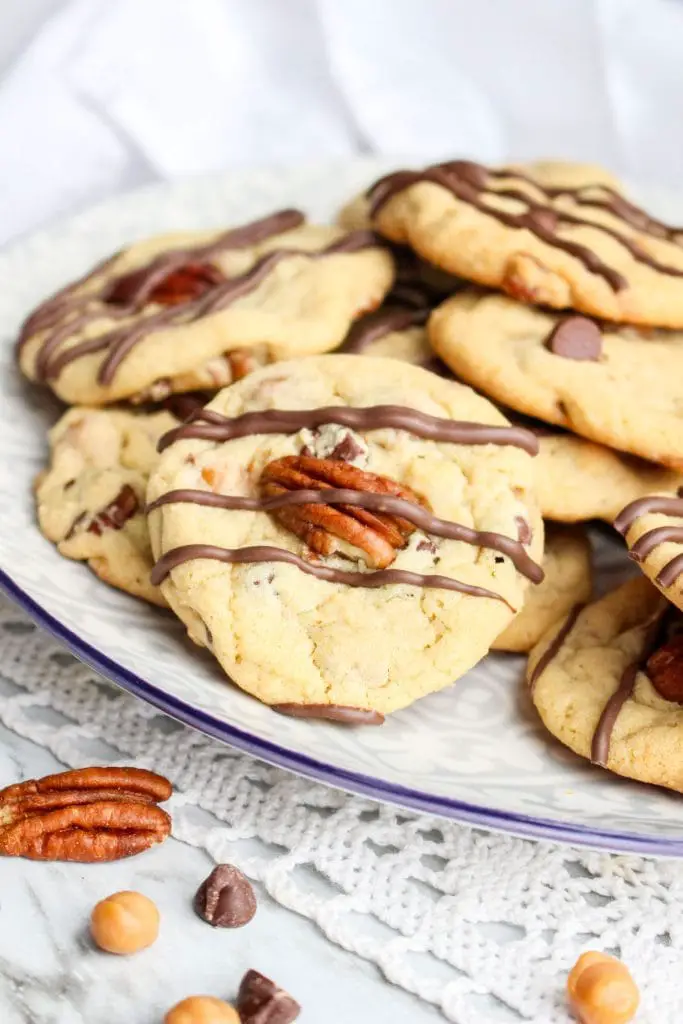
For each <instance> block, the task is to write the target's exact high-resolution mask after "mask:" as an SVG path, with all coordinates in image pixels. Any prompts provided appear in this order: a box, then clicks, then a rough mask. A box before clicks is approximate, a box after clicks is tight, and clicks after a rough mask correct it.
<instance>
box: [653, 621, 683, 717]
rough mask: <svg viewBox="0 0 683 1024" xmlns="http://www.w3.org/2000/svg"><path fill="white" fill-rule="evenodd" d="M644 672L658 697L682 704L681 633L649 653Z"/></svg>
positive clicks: (682, 653) (682, 643)
mask: <svg viewBox="0 0 683 1024" xmlns="http://www.w3.org/2000/svg"><path fill="white" fill-rule="evenodd" d="M646 672H647V675H648V677H649V679H650V682H651V683H652V685H653V686H654V688H655V690H656V691H657V693H658V694H659V695H660V697H663V698H664V700H670V701H672V702H674V703H676V704H683V633H677V634H676V635H675V636H673V637H672V638H671V640H669V641H667V643H665V644H663V645H662V646H661V647H660V648H658V650H656V651H655V652H654V653H653V654H651V655H650V657H649V658H648V659H647V664H646Z"/></svg>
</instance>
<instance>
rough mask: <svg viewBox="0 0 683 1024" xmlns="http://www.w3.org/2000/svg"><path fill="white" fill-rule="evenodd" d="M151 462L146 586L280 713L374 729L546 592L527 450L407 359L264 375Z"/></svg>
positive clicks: (165, 444)
mask: <svg viewBox="0 0 683 1024" xmlns="http://www.w3.org/2000/svg"><path fill="white" fill-rule="evenodd" d="M162 448H163V449H164V452H163V455H162V458H161V460H160V462H159V464H158V466H157V468H156V470H155V471H154V472H153V473H152V476H151V479H150V484H149V489H148V499H149V501H150V506H149V509H150V514H149V525H150V535H151V539H152V546H153V550H154V555H155V557H156V559H157V563H156V566H155V569H154V573H153V576H152V579H153V581H154V582H155V583H158V584H160V585H161V588H162V591H163V593H164V596H165V597H166V598H167V600H168V602H169V604H170V605H171V607H172V608H173V609H174V611H176V613H177V614H178V615H179V616H180V618H181V619H182V620H183V621H184V622H185V624H186V626H187V628H188V631H189V633H190V636H191V637H192V638H193V639H194V640H195V641H196V642H198V643H200V644H204V645H206V646H208V647H210V648H211V650H212V651H213V653H214V654H215V656H216V657H217V658H218V660H219V661H220V663H221V664H222V666H223V668H224V669H225V671H226V673H227V674H228V675H229V677H230V678H231V679H233V680H234V681H235V682H236V683H237V684H238V685H239V686H240V687H242V688H243V689H245V690H247V691H248V692H249V693H251V694H253V695H254V696H256V697H258V698H259V699H260V700H262V701H264V702H265V703H267V704H271V705H273V706H275V707H276V708H277V709H279V710H281V711H284V712H286V713H291V714H300V715H305V716H307V717H312V716H313V717H327V718H336V719H342V720H345V721H351V722H380V721H381V720H382V716H383V715H384V714H385V713H387V712H391V711H395V710H398V709H399V708H402V707H405V706H407V705H408V704H410V703H412V702H413V701H414V700H416V699H418V698H419V697H421V696H424V695H425V694H427V693H430V692H433V691H435V690H439V689H442V688H443V687H445V686H448V685H450V684H451V683H452V682H453V681H454V680H455V679H457V678H458V677H459V676H460V675H462V674H463V673H464V672H466V671H467V669H468V668H470V667H471V666H472V665H473V664H475V662H476V661H478V660H479V659H480V658H481V657H483V655H484V654H485V653H486V651H487V650H488V649H489V647H490V646H491V644H492V642H493V641H494V640H495V638H496V636H498V635H499V634H500V633H502V632H503V630H504V629H505V627H506V626H507V625H508V624H509V623H510V621H511V620H512V618H513V616H514V614H515V613H516V612H517V611H518V610H519V608H520V607H521V606H522V603H523V601H524V597H525V592H526V588H527V586H528V585H533V584H534V582H536V583H537V582H539V581H540V579H541V578H542V571H541V570H540V567H539V566H538V564H537V562H536V559H537V558H538V557H540V555H541V553H542V550H543V528H542V523H541V521H540V518H539V517H538V514H537V512H536V509H535V503H534V497H533V458H532V455H533V453H534V452H535V451H536V449H537V440H536V438H535V437H534V436H533V435H532V434H531V433H529V432H528V431H526V430H524V429H522V428H519V427H511V426H510V425H509V424H508V422H507V421H506V420H505V418H504V417H503V416H502V415H501V414H500V413H499V412H498V411H497V410H496V409H495V408H493V406H491V404H490V403H489V402H487V401H486V400H485V399H483V398H481V397H480V396H478V395H476V394H475V393H474V392H472V391H471V390H470V389H469V388H465V387H463V386H462V385H459V384H456V383H454V382H451V381H447V380H443V379H441V378H440V377H438V376H436V375H435V374H432V373H429V372H428V371H426V370H424V369H420V368H418V367H415V366H410V365H408V364H407V363H400V362H398V361H396V360H390V359H372V358H369V357H361V356H354V355H329V356H323V357H319V358H309V359H303V360H298V361H292V362H289V363H280V364H277V365H273V366H269V367H266V368H264V369H261V370H258V371H256V372H255V373H253V374H251V375H250V376H249V377H246V378H245V379H243V380H241V381H238V382H237V383H236V384H234V385H233V386H232V387H230V388H226V389H224V390H223V391H222V392H221V393H220V394H219V395H218V396H217V397H216V398H215V399H214V400H213V401H212V402H211V403H210V404H209V405H208V406H207V407H206V408H205V409H204V410H201V411H200V412H199V413H197V414H196V415H195V416H194V417H193V418H192V419H191V420H190V421H189V422H188V423H186V424H185V425H183V426H182V427H180V428H178V429H176V430H174V431H172V432H171V433H170V434H169V435H168V436H167V437H166V438H165V439H162Z"/></svg>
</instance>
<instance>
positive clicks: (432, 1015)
mask: <svg viewBox="0 0 683 1024" xmlns="http://www.w3.org/2000/svg"><path fill="white" fill-rule="evenodd" d="M61 768H62V766H61V765H59V764H58V762H57V761H55V759H54V758H53V757H52V756H51V755H50V754H49V753H47V751H45V750H43V749H42V748H40V747H37V746H35V745H34V744H32V743H29V742H28V741H26V740H23V739H21V738H20V737H18V736H16V735H15V734H14V733H11V732H9V731H7V730H6V729H3V728H2V727H0V786H4V785H7V784H9V783H11V782H15V781H18V780H21V779H23V778H31V777H36V776H41V775H46V774H48V773H49V772H54V771H59V770H60V769H61ZM210 869H211V862H210V860H209V858H208V857H207V856H206V855H205V854H203V853H201V852H200V851H198V850H196V849H193V848H191V847H188V846H185V845H184V844H182V843H179V842H176V841H175V840H168V841H167V842H166V843H165V844H164V845H163V846H160V847H157V848H156V849H153V850H150V851H149V852H147V853H145V854H142V855H141V856H139V857H135V858H132V859H130V860H124V861H119V862H118V863H114V864H99V865H91V866H89V865H81V864H43V863H37V862H32V861H25V860H16V859H13V858H0V1022H2V1024H161V1022H162V1021H163V1017H164V1013H165V1012H166V1010H167V1009H169V1008H170V1007H171V1006H173V1005H174V1003H176V1002H178V1001H179V1000H180V999H182V998H184V997H185V996H188V995H197V994H209V995H217V996H221V997H223V998H225V999H228V1000H230V999H231V998H233V997H234V995H235V993H236V989H237V986H238V984H239V980H240V978H241V977H242V975H243V973H244V972H245V971H246V970H247V969H248V968H250V967H253V968H255V969H257V970H259V971H261V972H262V973H264V974H267V975H269V976H270V977H272V978H273V979H274V980H276V981H277V982H278V983H279V984H280V985H282V986H283V988H286V989H287V990H288V991H290V992H291V993H292V995H294V996H295V997H296V998H297V999H298V1000H299V1001H300V1002H301V1004H302V1006H303V1012H302V1014H301V1017H300V1020H301V1024H349V1022H350V1021H353V1022H354V1024H370V1022H372V1024H376V1022H377V1021H391V1024H428V1022H430V1021H431V1022H436V1021H439V1020H443V1017H442V1016H441V1015H440V1014H439V1013H438V1012H437V1011H436V1010H434V1009H432V1008H431V1007H428V1006H426V1005H425V1004H424V1003H421V1002H419V1001H418V1000H417V999H414V998H413V997H411V996H409V995H406V994H405V993H404V992H402V991H400V990H399V989H397V988H394V987H393V986H391V985H389V984H388V983H387V982H385V981H384V980H383V979H382V978H381V976H380V975H379V973H378V972H377V970H376V969H375V968H374V967H372V966H370V965H368V964H365V963H364V962H363V961H362V960H360V959H359V958H357V957H355V956H353V955H351V954H348V953H345V952H344V951H342V950H341V949H339V948H337V947H336V946H332V945H331V944H330V943H329V942H327V941H326V939H325V938H324V937H323V936H322V935H321V934H320V933H319V932H318V931H317V929H316V928H315V926H314V925H313V924H311V923H310V922H309V921H307V920H304V919H303V918H301V917H299V916H298V915H296V914H293V913H291V912H290V911H287V910H284V909H283V908H282V907H280V906H278V905H277V904H276V903H274V902H273V901H272V900H271V899H270V898H269V897H268V896H267V895H266V894H264V893H263V891H259V890H258V889H257V895H258V897H259V910H258V913H257V915H256V917H255V918H254V920H253V921H252V922H251V924H250V925H248V926H247V927H246V928H243V929H239V930H237V931H229V930H223V929H213V928H210V927H209V926H208V925H206V924H204V923H203V922H202V921H200V920H199V919H198V918H197V917H195V915H194V913H193V911H192V908H191V901H192V896H193V894H194V892H195V890H196V888H197V886H198V884H199V883H200V882H201V881H202V880H203V879H204V878H205V877H206V875H207V874H208V873H209V871H210ZM121 889H135V890H138V891H140V892H143V893H145V894H146V895H148V896H150V897H151V898H152V899H153V900H155V902H156V903H157V905H158V907H159V910H160V912H161V919H162V924H161V933H160V936H159V939H158V940H157V942H156V944H155V945H154V946H152V947H151V948H150V949H148V950H146V951H144V952H142V953H139V954H138V955H137V956H134V957H128V958H125V957H116V956H111V955H108V954H106V953H102V952H100V951H99V950H97V949H96V948H95V947H94V946H93V944H92V942H91V940H90V937H89V933H88V920H89V916H90V911H91V909H92V907H93V905H94V904H95V903H96V902H97V901H98V900H100V899H102V898H103V897H105V896H108V895H110V894H111V893H113V892H117V891H119V890H121Z"/></svg>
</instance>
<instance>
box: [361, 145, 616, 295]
mask: <svg viewBox="0 0 683 1024" xmlns="http://www.w3.org/2000/svg"><path fill="white" fill-rule="evenodd" d="M421 181H428V182H432V183H433V184H434V185H441V186H442V188H445V189H447V190H448V191H449V192H452V193H453V195H455V196H456V198H458V199H460V200H461V202H463V203H468V204H469V205H470V206H473V207H474V208H475V209H476V210H479V211H480V212H481V213H484V214H486V215H487V216H490V217H492V218H493V219H494V220H498V221H499V222H500V223H501V224H505V225H507V227H511V228H526V229H527V230H528V231H531V233H532V234H534V235H536V237H537V238H540V239H541V241H543V242H547V243H548V245H552V246H554V247H555V248H556V249H562V250H564V251H565V252H567V253H569V255H570V256H575V257H576V259H578V260H580V262H581V263H583V265H584V266H585V267H586V268H587V269H588V270H590V271H591V272H592V273H594V274H598V275H599V276H600V277H603V278H604V279H605V280H606V281H607V283H608V284H609V285H610V287H611V288H612V289H613V290H614V291H620V290H621V289H622V288H625V287H626V284H627V282H626V279H625V278H624V277H623V276H622V275H621V274H620V273H619V272H618V271H616V270H614V269H613V268H612V267H609V266H608V265H607V264H606V263H604V262H603V261H602V260H601V259H600V258H599V257H598V256H597V255H596V254H595V253H594V252H592V250H590V249H588V248H587V247H586V246H584V245H580V244H579V243H578V242H570V241H567V240H566V239H562V238H558V237H557V235H556V234H555V231H554V228H555V226H556V224H557V213H556V211H555V210H553V209H552V207H550V206H544V205H542V204H541V203H536V202H534V200H533V199H531V198H530V197H527V198H526V199H525V202H526V204H527V207H528V209H527V211H526V212H525V213H508V212H507V211H505V210H499V209H497V208H496V207H493V206H489V205H488V203H485V202H483V201H482V200H481V199H480V198H479V192H480V189H479V188H477V187H475V186H473V185H472V184H470V183H469V182H466V181H465V180H463V179H461V178H458V177H456V176H454V172H453V170H452V169H451V168H450V167H449V165H447V164H444V165H437V166H435V167H429V168H427V170H426V171H422V172H398V174H397V175H396V176H395V177H394V180H393V182H392V181H391V176H389V178H385V179H382V180H381V181H380V182H379V183H378V185H379V186H380V187H379V189H378V191H375V189H376V188H377V186H373V188H372V189H371V190H370V194H369V195H370V213H371V215H372V216H374V215H375V214H376V213H377V212H378V211H379V210H380V208H381V207H382V206H383V205H384V204H385V203H386V202H388V200H389V199H390V198H391V197H392V196H394V195H396V194H397V193H398V192H402V191H403V190H404V189H406V188H408V187H409V186H410V185H414V184H417V183H418V182H421ZM486 194H487V195H488V196H495V195H496V194H497V193H496V191H495V190H490V191H486ZM544 222H549V223H550V224H551V225H552V229H551V228H549V227H547V226H546V224H545V223H544Z"/></svg>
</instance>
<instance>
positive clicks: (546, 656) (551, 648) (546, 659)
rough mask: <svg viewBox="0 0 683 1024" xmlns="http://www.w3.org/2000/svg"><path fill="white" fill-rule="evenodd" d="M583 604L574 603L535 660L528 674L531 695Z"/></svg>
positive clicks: (572, 626) (572, 625) (569, 631)
mask: <svg viewBox="0 0 683 1024" xmlns="http://www.w3.org/2000/svg"><path fill="white" fill-rule="evenodd" d="M585 607H586V606H585V604H576V605H574V607H573V608H572V610H571V611H570V613H569V615H568V616H567V618H566V619H565V620H564V622H563V623H562V625H561V626H560V628H559V629H558V631H557V633H556V634H555V636H554V637H553V638H552V640H551V641H550V643H549V644H548V646H547V647H546V649H545V651H544V652H543V654H542V655H541V657H540V658H539V659H538V661H537V662H536V665H535V667H534V670H533V672H532V673H531V674H530V676H529V691H530V693H531V695H532V696H533V693H534V690H535V689H536V683H537V682H538V680H539V679H540V678H541V676H542V675H543V673H544V672H545V670H546V669H547V667H548V665H549V664H550V662H551V661H552V660H553V658H555V656H556V655H557V653H558V651H559V650H560V648H561V647H562V645H563V644H564V642H565V640H566V639H567V637H568V636H569V634H570V633H571V631H572V630H573V628H574V626H575V625H576V620H577V619H578V617H579V615H580V614H581V612H582V611H583V609H584V608H585Z"/></svg>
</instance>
